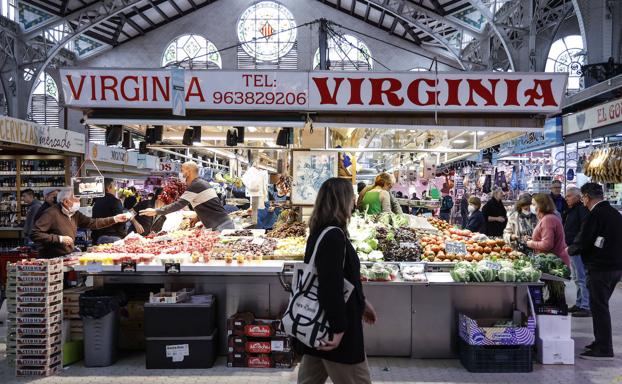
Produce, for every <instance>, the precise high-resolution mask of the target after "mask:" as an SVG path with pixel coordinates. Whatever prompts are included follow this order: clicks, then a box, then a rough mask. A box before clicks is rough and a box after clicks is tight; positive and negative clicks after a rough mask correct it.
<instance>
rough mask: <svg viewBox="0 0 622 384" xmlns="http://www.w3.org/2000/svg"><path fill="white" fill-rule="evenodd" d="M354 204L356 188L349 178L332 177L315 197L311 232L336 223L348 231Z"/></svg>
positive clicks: (310, 222)
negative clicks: (354, 188)
mask: <svg viewBox="0 0 622 384" xmlns="http://www.w3.org/2000/svg"><path fill="white" fill-rule="evenodd" d="M353 206H354V190H353V189H352V184H350V181H349V180H347V179H340V178H337V177H333V178H330V179H328V180H326V181H325V182H324V184H322V186H321V187H320V191H319V192H318V194H317V197H316V198H315V206H314V207H313V213H312V214H311V218H310V219H309V230H310V233H318V232H320V231H321V230H322V229H324V228H326V227H328V226H331V225H334V226H336V227H339V228H341V229H342V230H343V231H344V232H346V233H347V228H346V227H347V225H348V220H350V216H351V215H352V207H353Z"/></svg>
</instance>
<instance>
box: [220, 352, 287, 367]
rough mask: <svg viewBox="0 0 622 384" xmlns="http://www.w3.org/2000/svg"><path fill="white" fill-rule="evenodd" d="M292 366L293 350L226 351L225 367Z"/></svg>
mask: <svg viewBox="0 0 622 384" xmlns="http://www.w3.org/2000/svg"><path fill="white" fill-rule="evenodd" d="M293 366H294V352H293V351H290V352H272V353H267V354H256V353H246V352H241V353H228V354H227V367H232V368H291V367H293Z"/></svg>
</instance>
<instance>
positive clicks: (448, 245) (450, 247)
mask: <svg viewBox="0 0 622 384" xmlns="http://www.w3.org/2000/svg"><path fill="white" fill-rule="evenodd" d="M445 253H446V254H447V253H453V254H456V255H466V254H467V249H466V244H465V243H462V242H459V241H446V242H445Z"/></svg>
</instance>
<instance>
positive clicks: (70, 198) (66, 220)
mask: <svg viewBox="0 0 622 384" xmlns="http://www.w3.org/2000/svg"><path fill="white" fill-rule="evenodd" d="M57 198H58V204H56V205H53V206H51V207H50V208H48V209H46V210H45V212H44V213H43V215H41V217H40V218H39V220H37V222H36V223H35V226H34V228H33V230H32V235H31V239H32V241H34V242H35V243H36V244H37V248H38V250H39V257H40V258H52V257H59V256H65V255H68V254H70V253H71V252H73V250H74V242H75V238H76V233H77V231H78V228H88V229H100V228H105V227H109V226H111V225H113V224H115V223H124V222H126V221H127V220H128V216H127V215H126V214H118V215H115V216H111V217H106V218H102V219H92V218H90V217H87V216H85V215H84V214H82V213H81V212H79V211H78V210H79V209H80V199H78V198H77V197H75V196H74V195H73V191H72V190H71V188H64V189H62V190H61V191H60V192H59V193H58V196H57Z"/></svg>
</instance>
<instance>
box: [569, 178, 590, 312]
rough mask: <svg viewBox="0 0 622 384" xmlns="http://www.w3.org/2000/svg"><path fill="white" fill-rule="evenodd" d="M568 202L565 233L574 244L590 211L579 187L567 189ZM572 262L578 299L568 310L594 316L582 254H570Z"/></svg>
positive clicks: (570, 242)
mask: <svg viewBox="0 0 622 384" xmlns="http://www.w3.org/2000/svg"><path fill="white" fill-rule="evenodd" d="M566 202H567V203H568V209H567V210H566V212H564V216H563V217H562V220H563V223H564V235H565V237H566V244H572V243H573V242H574V239H575V237H576V236H577V234H578V233H579V230H581V224H583V221H584V220H585V218H586V217H587V215H588V214H589V211H588V210H587V208H585V206H584V205H583V203H582V202H581V191H580V190H579V188H577V187H570V188H568V189H567V190H566ZM570 262H571V264H572V278H573V280H574V283H575V285H576V287H577V301H576V303H575V305H574V306H573V307H572V308H570V309H568V312H571V313H572V316H573V317H590V316H592V313H591V312H590V295H589V293H588V290H587V286H586V285H585V266H584V265H583V261H581V255H570Z"/></svg>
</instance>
